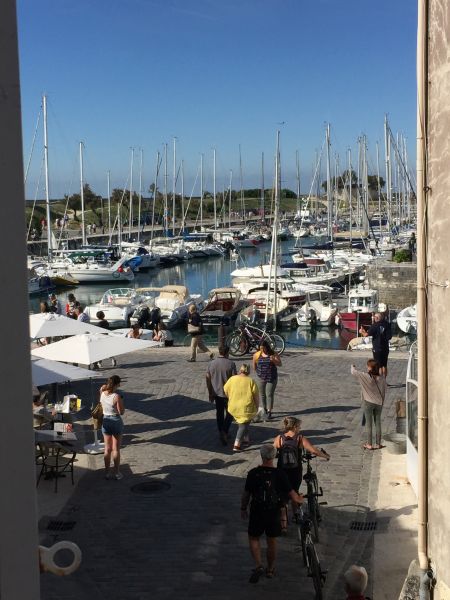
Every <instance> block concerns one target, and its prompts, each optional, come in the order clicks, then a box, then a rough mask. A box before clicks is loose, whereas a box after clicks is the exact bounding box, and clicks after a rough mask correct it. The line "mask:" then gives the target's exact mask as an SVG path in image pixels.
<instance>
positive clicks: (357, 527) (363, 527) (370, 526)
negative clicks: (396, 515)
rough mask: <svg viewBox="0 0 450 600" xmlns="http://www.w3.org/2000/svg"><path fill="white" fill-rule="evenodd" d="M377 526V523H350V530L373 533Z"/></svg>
mask: <svg viewBox="0 0 450 600" xmlns="http://www.w3.org/2000/svg"><path fill="white" fill-rule="evenodd" d="M377 526H378V523H377V521H352V522H351V523H350V529H352V530H353V531H375V530H376V528H377Z"/></svg>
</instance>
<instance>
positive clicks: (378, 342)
mask: <svg viewBox="0 0 450 600" xmlns="http://www.w3.org/2000/svg"><path fill="white" fill-rule="evenodd" d="M359 333H360V334H361V335H362V336H363V337H367V336H372V354H373V358H374V360H375V361H376V362H377V363H378V365H379V367H380V371H381V373H382V374H383V375H384V376H385V377H387V363H388V356H389V340H390V339H391V338H392V330H391V324H390V323H389V321H387V320H386V315H385V314H384V313H380V312H377V313H375V314H374V316H373V318H372V325H371V326H370V327H369V329H367V330H366V329H364V327H361V328H360V330H359Z"/></svg>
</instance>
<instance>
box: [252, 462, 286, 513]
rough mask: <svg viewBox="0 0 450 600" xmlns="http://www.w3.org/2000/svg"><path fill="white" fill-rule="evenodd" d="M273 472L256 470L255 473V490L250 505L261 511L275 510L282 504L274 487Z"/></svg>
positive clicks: (274, 474)
mask: <svg viewBox="0 0 450 600" xmlns="http://www.w3.org/2000/svg"><path fill="white" fill-rule="evenodd" d="M275 477H276V472H275V471H267V470H262V469H258V470H257V471H256V473H255V488H254V491H253V493H252V505H253V506H254V507H255V508H259V509H263V510H275V509H277V508H279V507H280V506H281V504H282V502H281V498H280V494H279V492H278V491H277V489H276V486H275Z"/></svg>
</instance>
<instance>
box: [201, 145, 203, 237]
mask: <svg viewBox="0 0 450 600" xmlns="http://www.w3.org/2000/svg"><path fill="white" fill-rule="evenodd" d="M202 229H203V154H200V231H202Z"/></svg>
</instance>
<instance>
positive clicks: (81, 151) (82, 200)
mask: <svg viewBox="0 0 450 600" xmlns="http://www.w3.org/2000/svg"><path fill="white" fill-rule="evenodd" d="M83 145H84V144H83V142H80V197H81V240H82V242H81V243H82V245H83V246H86V227H85V222H84V184H83Z"/></svg>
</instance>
